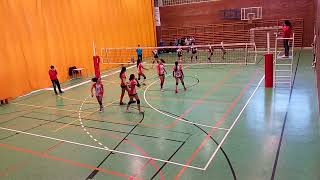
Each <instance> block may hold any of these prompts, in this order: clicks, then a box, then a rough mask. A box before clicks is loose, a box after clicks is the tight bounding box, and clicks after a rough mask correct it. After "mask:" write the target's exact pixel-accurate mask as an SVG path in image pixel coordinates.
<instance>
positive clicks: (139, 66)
mask: <svg viewBox="0 0 320 180" xmlns="http://www.w3.org/2000/svg"><path fill="white" fill-rule="evenodd" d="M142 69H143V66H142V63H139V64H138V74H142V73H143V72H142Z"/></svg>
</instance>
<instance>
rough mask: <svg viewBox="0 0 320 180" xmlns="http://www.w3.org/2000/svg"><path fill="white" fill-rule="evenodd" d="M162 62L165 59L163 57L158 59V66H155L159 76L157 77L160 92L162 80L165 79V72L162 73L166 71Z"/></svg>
mask: <svg viewBox="0 0 320 180" xmlns="http://www.w3.org/2000/svg"><path fill="white" fill-rule="evenodd" d="M164 63H165V61H164V60H163V59H160V61H159V62H158V67H157V70H158V76H159V79H160V88H161V89H160V90H161V92H163V91H164V90H163V84H164V81H165V77H166V76H165V74H164V73H167V71H166V69H165V66H164Z"/></svg>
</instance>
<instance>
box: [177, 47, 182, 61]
mask: <svg viewBox="0 0 320 180" xmlns="http://www.w3.org/2000/svg"><path fill="white" fill-rule="evenodd" d="M177 55H178V61H180V62H181V61H182V48H181V47H180V46H179V48H178V50H177Z"/></svg>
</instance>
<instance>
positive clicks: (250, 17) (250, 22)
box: [248, 13, 255, 24]
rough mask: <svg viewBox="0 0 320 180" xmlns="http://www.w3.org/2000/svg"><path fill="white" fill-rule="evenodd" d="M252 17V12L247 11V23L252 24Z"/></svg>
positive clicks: (253, 15)
mask: <svg viewBox="0 0 320 180" xmlns="http://www.w3.org/2000/svg"><path fill="white" fill-rule="evenodd" d="M254 17H255V14H254V13H248V23H249V24H252V21H253V19H254Z"/></svg>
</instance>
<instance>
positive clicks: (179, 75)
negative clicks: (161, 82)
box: [172, 61, 187, 93]
mask: <svg viewBox="0 0 320 180" xmlns="http://www.w3.org/2000/svg"><path fill="white" fill-rule="evenodd" d="M174 64H175V65H174V66H173V72H172V75H173V77H174V78H176V93H178V84H179V80H180V81H181V84H182V85H183V88H184V90H185V91H186V90H187V88H186V86H185V85H184V80H183V78H184V74H183V71H182V65H181V64H179V63H178V61H176V62H175V63H174Z"/></svg>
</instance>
